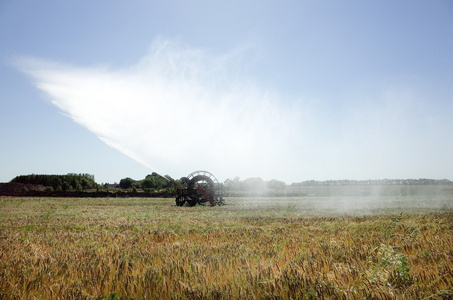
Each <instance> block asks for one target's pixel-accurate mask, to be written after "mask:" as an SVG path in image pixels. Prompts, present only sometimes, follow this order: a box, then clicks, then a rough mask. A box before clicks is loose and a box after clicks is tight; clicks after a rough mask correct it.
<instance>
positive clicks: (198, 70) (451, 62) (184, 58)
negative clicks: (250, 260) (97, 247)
mask: <svg viewBox="0 0 453 300" xmlns="http://www.w3.org/2000/svg"><path fill="white" fill-rule="evenodd" d="M452 54H453V2H452V1H449V0H445V1H441V0H439V1H437V0H435V1H425V0H423V1H421V0H410V1H405V0H402V1H362V0H360V1H359V0H357V1H349V0H346V1H303V0H301V1H197V0H195V1H128V2H125V1H111V0H109V1H107V0H99V1H55V0H49V1H31V0H29V1H27V0H24V1H9V0H3V1H0V145H1V147H0V182H7V181H9V180H11V179H12V178H14V177H15V176H17V175H24V174H32V173H35V174H67V173H89V174H93V175H95V178H96V181H97V182H99V183H101V182H104V183H105V182H110V183H113V182H115V181H116V182H118V181H119V180H120V179H121V178H125V177H132V178H134V179H142V178H144V177H145V176H146V175H147V174H150V173H151V172H153V171H156V172H158V173H161V174H169V175H171V176H172V177H174V178H179V177H181V176H185V175H188V174H189V173H191V172H192V171H195V170H199V169H202V170H207V171H210V172H212V173H213V174H215V175H216V176H217V177H218V178H219V179H220V180H221V181H223V180H225V179H227V178H233V177H235V176H239V177H240V178H241V179H245V178H248V177H261V178H263V179H264V180H270V179H278V180H283V181H285V182H286V183H288V184H289V183H292V182H300V181H304V180H310V179H315V180H328V179H383V178H434V179H444V178H446V179H450V180H453V55H452Z"/></svg>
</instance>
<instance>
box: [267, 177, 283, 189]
mask: <svg viewBox="0 0 453 300" xmlns="http://www.w3.org/2000/svg"><path fill="white" fill-rule="evenodd" d="M265 184H266V187H267V188H268V189H273V190H284V189H285V187H286V183H284V182H283V181H278V180H275V179H272V180H269V181H266V182H265Z"/></svg>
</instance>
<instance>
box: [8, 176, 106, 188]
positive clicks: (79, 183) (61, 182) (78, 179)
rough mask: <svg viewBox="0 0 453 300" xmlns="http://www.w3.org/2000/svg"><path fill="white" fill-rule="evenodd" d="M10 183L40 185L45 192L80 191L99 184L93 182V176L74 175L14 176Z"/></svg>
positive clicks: (96, 186)
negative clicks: (43, 187) (44, 188)
mask: <svg viewBox="0 0 453 300" xmlns="http://www.w3.org/2000/svg"><path fill="white" fill-rule="evenodd" d="M11 182H12V183H24V184H40V185H43V186H45V187H46V190H47V191H82V190H86V189H96V188H98V187H99V184H97V183H96V181H95V180H94V175H91V174H75V173H69V174H66V175H42V174H31V175H20V176H16V177H15V178H14V179H13V180H11Z"/></svg>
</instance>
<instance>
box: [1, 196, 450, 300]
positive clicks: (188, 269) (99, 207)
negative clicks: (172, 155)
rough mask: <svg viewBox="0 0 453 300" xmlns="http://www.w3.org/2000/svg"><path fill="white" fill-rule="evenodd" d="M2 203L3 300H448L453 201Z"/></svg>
mask: <svg viewBox="0 0 453 300" xmlns="http://www.w3.org/2000/svg"><path fill="white" fill-rule="evenodd" d="M226 202H227V203H228V205H226V206H222V207H204V206H196V207H176V206H174V200H173V199H160V198H98V199H94V198H93V199H90V198H14V197H2V198H0V299H452V297H453V289H452V287H453V246H452V245H453V235H452V232H453V196H452V195H445V194H436V195H434V196H427V195H409V196H393V195H392V196H379V197H378V196H375V195H372V194H369V195H364V196H345V195H342V196H325V197H321V196H319V197H318V196H313V197H281V198H270V197H262V198H260V197H253V198H227V199H226Z"/></svg>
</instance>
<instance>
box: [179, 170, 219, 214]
mask: <svg viewBox="0 0 453 300" xmlns="http://www.w3.org/2000/svg"><path fill="white" fill-rule="evenodd" d="M173 184H174V186H175V190H176V205H177V206H184V205H186V206H195V205H197V204H200V205H209V206H216V205H218V206H221V205H225V201H224V200H223V192H222V185H221V184H220V183H219V181H218V180H217V178H215V176H214V175H212V174H211V173H209V172H207V171H195V172H192V173H190V174H189V175H188V176H187V177H182V178H181V179H179V181H173Z"/></svg>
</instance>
